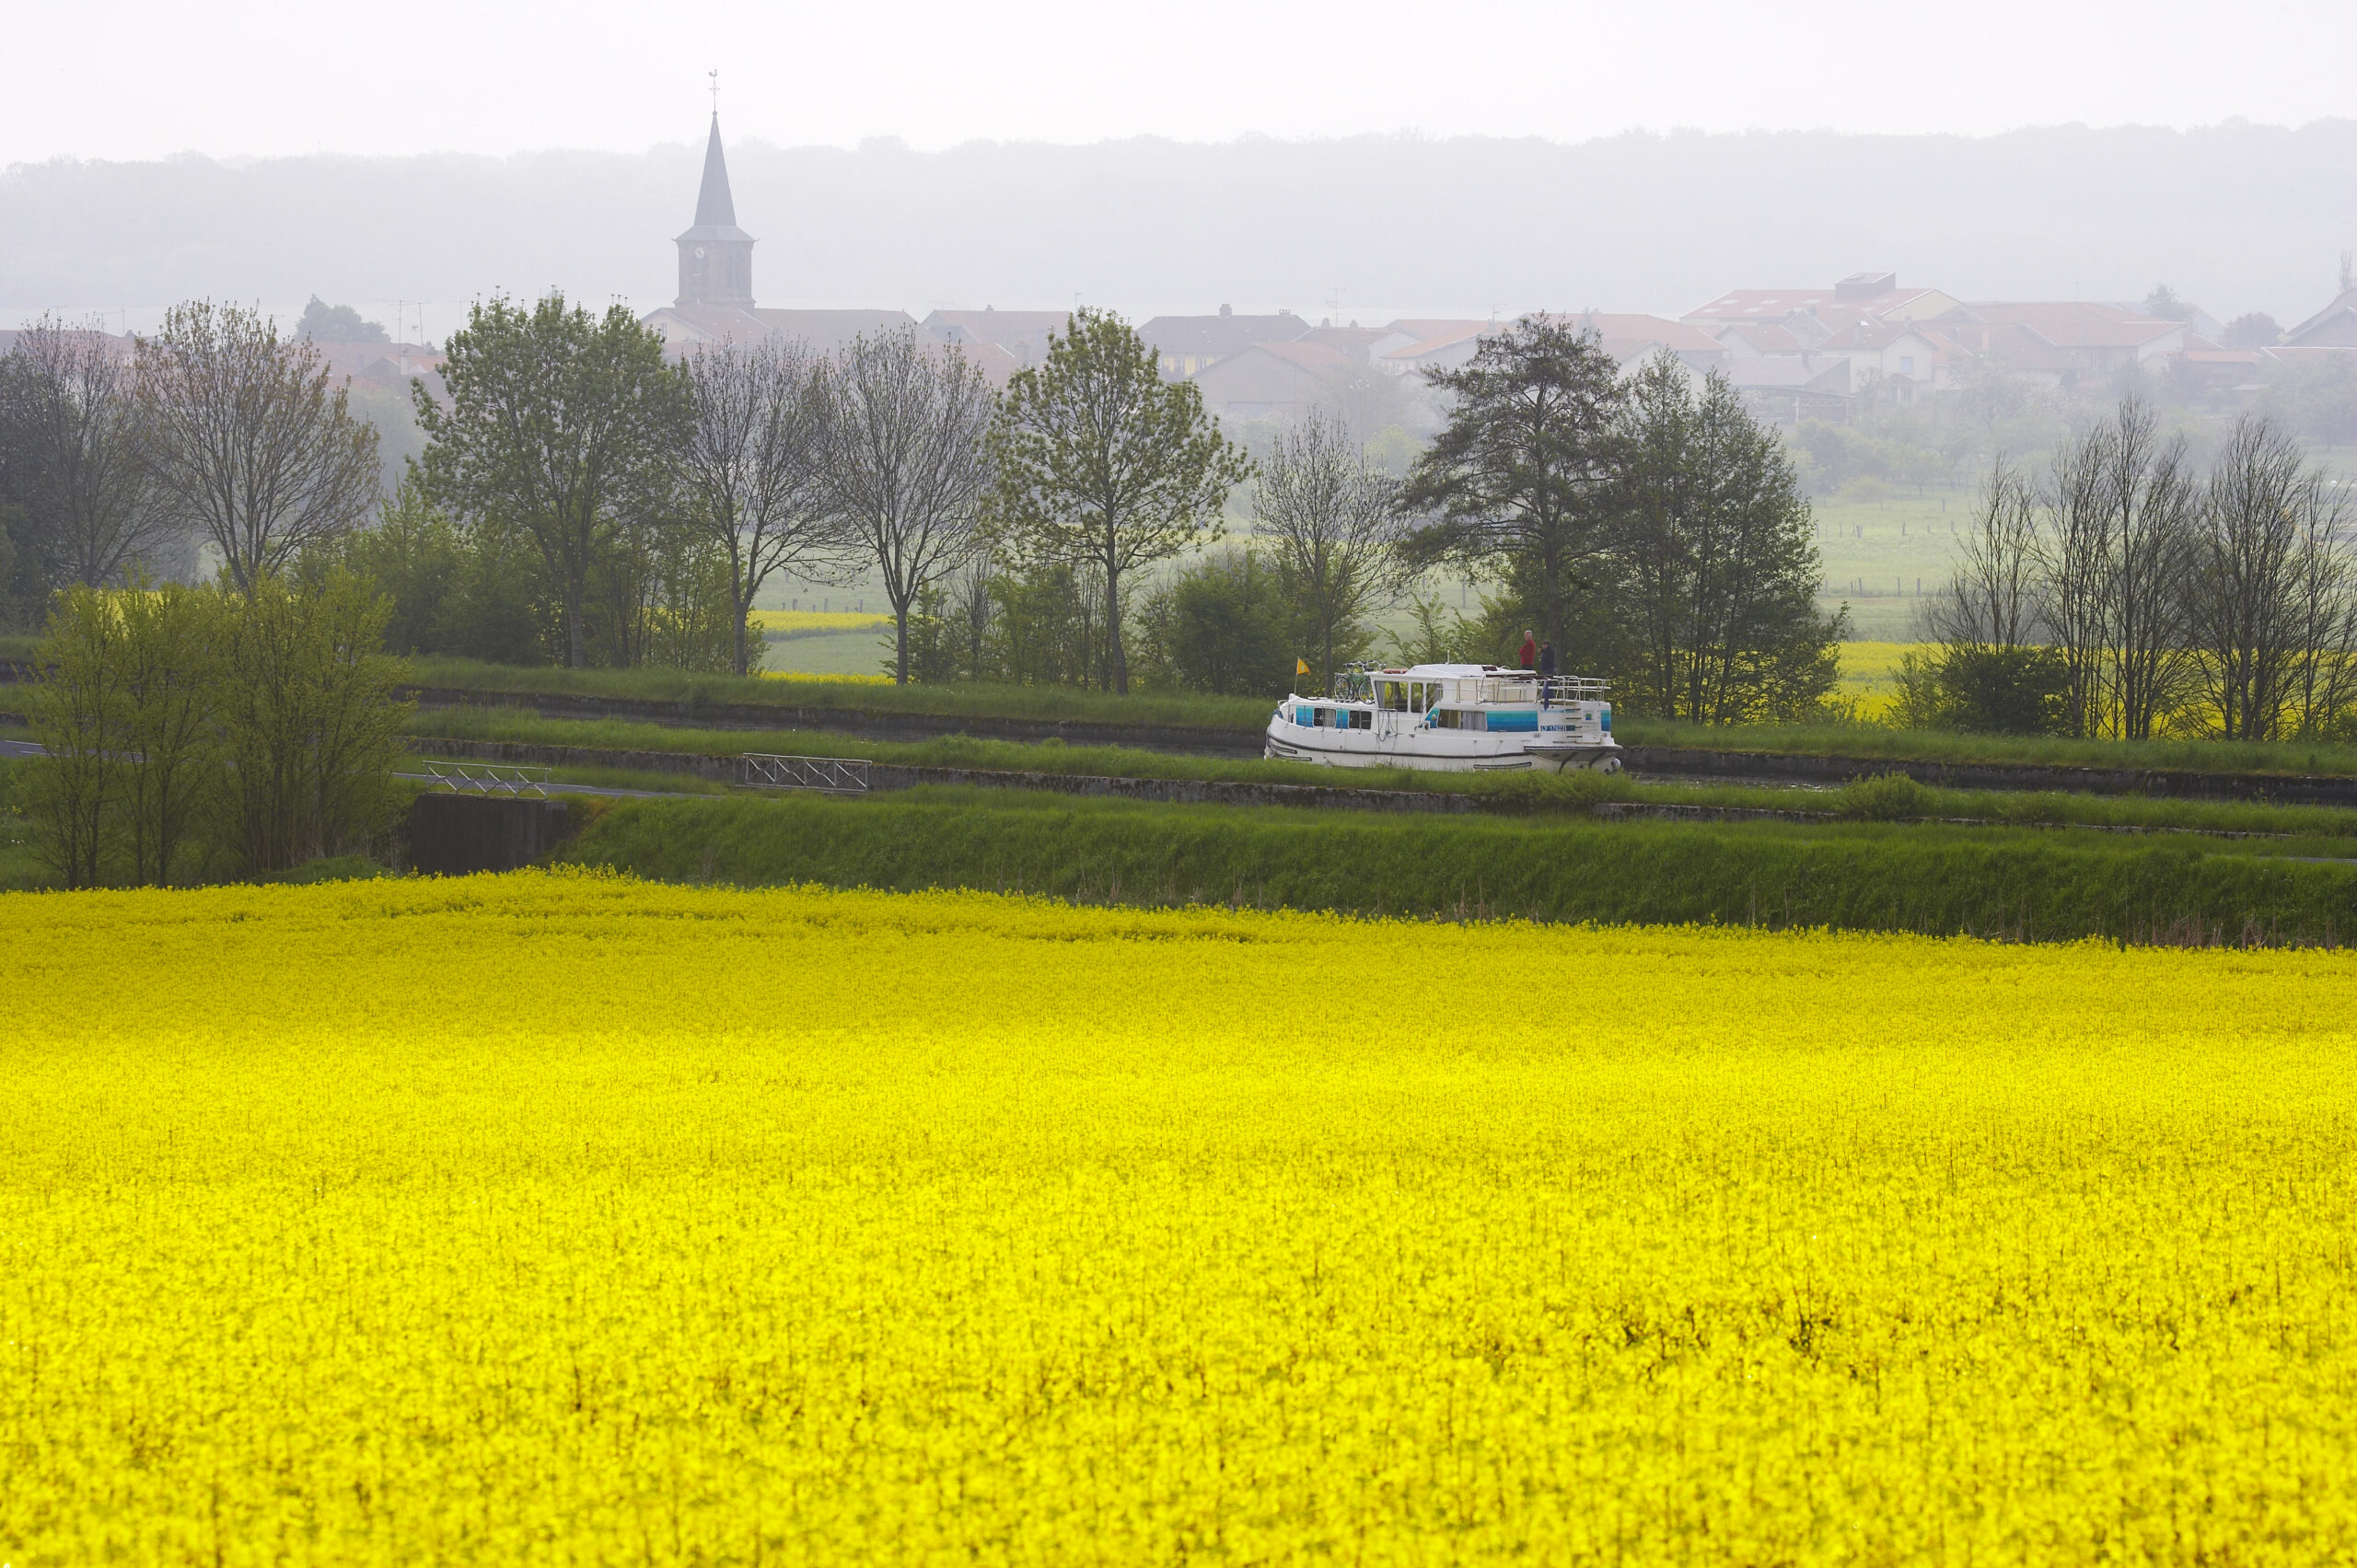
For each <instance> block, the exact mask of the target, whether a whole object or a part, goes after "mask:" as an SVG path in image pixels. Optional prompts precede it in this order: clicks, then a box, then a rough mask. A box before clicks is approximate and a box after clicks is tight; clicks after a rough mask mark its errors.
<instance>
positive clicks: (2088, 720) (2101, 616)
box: [2038, 438, 2111, 737]
mask: <svg viewBox="0 0 2357 1568" xmlns="http://www.w3.org/2000/svg"><path fill="white" fill-rule="evenodd" d="M2102 458H2103V453H2102V447H2101V445H2100V442H2099V441H2097V440H2096V439H2093V438H2090V439H2086V440H2081V441H2074V442H2072V443H2070V444H2068V445H2066V446H2064V447H2063V448H2062V449H2061V451H2060V452H2058V453H2057V454H2056V455H2055V459H2054V471H2053V476H2052V478H2051V480H2050V481H2049V485H2048V489H2047V493H2046V497H2045V512H2046V527H2045V528H2041V529H2040V530H2039V532H2038V580H2039V602H2038V616H2039V619H2040V620H2041V621H2043V622H2044V624H2045V626H2046V629H2047V632H2048V634H2049V635H2050V636H2051V637H2052V638H2053V639H2054V646H2055V648H2056V650H2057V651H2058V652H2059V653H2060V654H2061V657H2062V674H2063V705H2064V707H2065V708H2066V709H2067V710H2068V712H2067V714H2066V719H2067V723H2068V726H2069V728H2070V731H2071V733H2072V734H2073V735H2074V736H2080V737H2088V736H2093V735H2096V734H2098V733H2100V732H2101V730H2102V728H2103V723H2102V714H2103V700H2104V699H2103V690H2104V681H2103V668H2104V650H2105V648H2106V647H2107V639H2108V635H2109V630H2108V623H2107V620H2106V617H2105V603H2106V596H2105V582H2106V565H2107V552H2106V549H2105V540H2106V538H2107V528H2108V526H2109V523H2110V518H2111V509H2110V507H2109V505H2107V502H2106V500H2105V497H2104V482H2105V476H2104V466H2103V461H2102Z"/></svg>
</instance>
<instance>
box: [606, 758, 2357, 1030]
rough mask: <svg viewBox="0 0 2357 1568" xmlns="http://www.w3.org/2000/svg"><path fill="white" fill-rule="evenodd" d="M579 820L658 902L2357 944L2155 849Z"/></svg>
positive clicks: (1101, 807)
mask: <svg viewBox="0 0 2357 1568" xmlns="http://www.w3.org/2000/svg"><path fill="white" fill-rule="evenodd" d="M583 816H584V817H585V818H586V819H587V820H586V826H585V827H584V829H583V830H582V832H581V833H580V835H579V837H578V838H577V839H576V840H575V842H574V843H573V844H572V845H571V847H570V848H569V849H568V850H566V851H565V852H564V854H563V858H564V859H566V860H568V861H572V862H575V863H578V864H584V865H611V866H614V867H617V868H619V869H622V870H627V871H631V872H634V873H636V874H638V875H640V876H644V877H654V878H657V879H662V880H668V881H688V882H697V881H717V882H729V883H738V884H747V885H757V886H758V885H777V884H786V883H799V882H817V883H821V884H825V885H828V886H833V887H874V888H888V889H903V890H906V889H920V888H976V889H991V890H1001V891H1011V892H1025V893H1036V894H1045V895H1051V896H1054V897H1058V898H1065V899H1074V900H1083V901H1101V902H1108V903H1125V904H1149V905H1166V904H1190V903H1202V904H1240V905H1249V906H1253V907H1260V908H1269V907H1278V906H1283V907H1287V908H1293V909H1306V910H1329V911H1336V912H1348V913H1353V914H1364V915H1404V916H1411V917H1440V918H1515V917H1518V918H1528V919H1532V920H1540V921H1549V922H1579V921H1594V922H1598V923H1646V924H1654V923H1688V922H1695V923H1720V924H1744V925H1752V924H1756V925H1760V926H1767V927H1773V928H1779V929H1784V928H1813V927H1819V926H1822V927H1830V928H1836V929H1843V930H1866V931H1908V932H1922V933H1931V934H1942V935H1948V934H1958V933H1963V934H1970V935H1983V936H1996V937H2003V938H2008V939H2014V940H2031V941H2064V940H2073V939H2077V938H2082V937H2106V938H2110V939H2113V940H2119V941H2130V942H2155V941H2157V942H2192V943H2214V942H2229V943H2242V942H2250V941H2263V942H2276V943H2282V942H2321V943H2334V944H2337V943H2339V942H2340V940H2341V939H2342V933H2343V932H2344V931H2347V930H2350V929H2351V928H2352V927H2357V865H2352V864H2349V863H2340V864H2330V865H2310V864H2302V863H2299V862H2296V861H2293V860H2286V859H2273V858H2262V857H2258V856H2252V855H2220V854H2205V853H2201V852H2200V851H2199V850H2195V849H2190V848H2186V847H2182V846H2181V845H2180V844H2178V843H2174V842H2172V843H2166V844H2156V843H2154V842H2151V841H2132V842H2127V843H2125V844H2109V843H2102V844H2086V843H2083V842H2064V841H2063V840H2062V838H2061V836H2060V835H2048V836H2040V835H2034V834H2021V833H1999V834H1986V833H1984V834H1980V835H1957V834H1950V833H1938V832H1929V831H1908V830H1875V829H1872V828H1863V827H1862V828H1857V829H1851V830H1830V831H1827V830H1818V831H1802V830H1787V829H1782V828H1781V827H1765V826H1763V827H1759V828H1751V827H1723V828H1695V827H1686V826H1678V825H1671V824H1655V823H1600V822H1586V821H1560V820H1558V821H1546V822H1533V821H1524V820H1514V819H1490V818H1459V817H1404V818H1400V817H1393V818H1387V817H1379V816H1376V815H1373V814H1369V815H1365V816H1360V815H1357V814H1344V813H1323V812H1320V813H1309V812H1297V811H1296V812H1288V811H1283V810H1279V809H1264V810H1235V809H1199V808H1190V807H1138V806H1134V805H1130V804H1126V803H1119V802H1106V801H1072V800H1067V799H1062V798H1058V797H1044V796H1028V797H1027V796H1008V795H1005V794H1003V793H999V792H988V791H950V790H944V791H920V792H911V793H909V794H905V795H896V796H887V797H875V798H868V799H857V800H841V799H828V798H818V797H791V798H783V799H757V798H748V797H741V796H740V797H733V798H726V799H716V800H708V801H707V800H664V801H651V800H649V801H622V802H618V803H615V804H613V805H611V806H610V807H603V808H602V809H599V808H590V809H586V810H585V811H584V812H583ZM1615 1000H1616V1001H1617V1002H1618V1004H1619V1005H1642V1003H1641V1000H1640V999H1615Z"/></svg>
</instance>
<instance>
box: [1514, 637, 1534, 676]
mask: <svg viewBox="0 0 2357 1568" xmlns="http://www.w3.org/2000/svg"><path fill="white" fill-rule="evenodd" d="M1515 663H1516V664H1518V665H1520V666H1521V667H1522V668H1525V669H1535V668H1538V639H1537V638H1535V637H1533V636H1532V635H1531V634H1530V631H1529V629H1528V628H1527V627H1526V628H1524V630H1523V633H1522V652H1521V653H1520V654H1519V655H1517V656H1515Z"/></svg>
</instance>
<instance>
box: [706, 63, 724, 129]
mask: <svg viewBox="0 0 2357 1568" xmlns="http://www.w3.org/2000/svg"><path fill="white" fill-rule="evenodd" d="M704 75H707V76H710V77H711V78H712V117H713V118H714V120H717V119H719V118H720V72H719V71H718V70H717V69H716V68H715V69H714V70H710V71H706V72H705V73H704Z"/></svg>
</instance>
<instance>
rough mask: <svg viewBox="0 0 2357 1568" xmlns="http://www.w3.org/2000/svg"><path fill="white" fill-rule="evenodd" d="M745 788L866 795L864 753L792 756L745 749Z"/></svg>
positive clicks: (865, 762) (866, 782)
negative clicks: (859, 755) (845, 755)
mask: <svg viewBox="0 0 2357 1568" xmlns="http://www.w3.org/2000/svg"><path fill="white" fill-rule="evenodd" d="M743 762H744V769H745V787H746V788H748V789H815V790H820V791H824V792H827V793H829V794H835V795H865V793H867V790H868V787H869V786H868V780H867V766H868V764H867V761H866V759H865V758H863V757H791V756H783V755H779V754H777V753H774V752H768V751H748V752H746V753H745V754H744V758H743Z"/></svg>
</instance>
